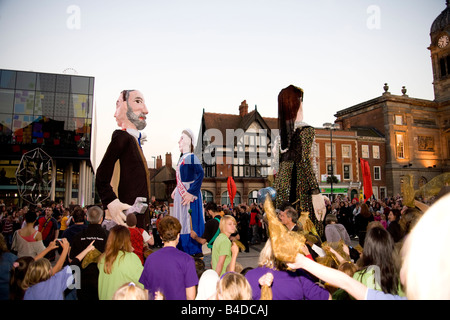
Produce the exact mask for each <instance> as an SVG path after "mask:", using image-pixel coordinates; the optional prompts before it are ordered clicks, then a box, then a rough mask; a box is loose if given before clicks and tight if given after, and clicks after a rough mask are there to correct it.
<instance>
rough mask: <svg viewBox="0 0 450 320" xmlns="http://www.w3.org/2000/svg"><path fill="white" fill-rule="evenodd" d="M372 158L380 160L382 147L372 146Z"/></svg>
mask: <svg viewBox="0 0 450 320" xmlns="http://www.w3.org/2000/svg"><path fill="white" fill-rule="evenodd" d="M372 156H373V158H374V159H380V146H372Z"/></svg>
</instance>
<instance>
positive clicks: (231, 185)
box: [227, 177, 236, 208]
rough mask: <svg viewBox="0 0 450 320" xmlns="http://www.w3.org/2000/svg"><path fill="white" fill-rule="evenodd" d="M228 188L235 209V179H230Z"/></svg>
mask: <svg viewBox="0 0 450 320" xmlns="http://www.w3.org/2000/svg"><path fill="white" fill-rule="evenodd" d="M227 187H228V196H229V197H230V203H231V207H232V208H233V201H234V196H235V195H236V183H234V179H233V177H228V180H227Z"/></svg>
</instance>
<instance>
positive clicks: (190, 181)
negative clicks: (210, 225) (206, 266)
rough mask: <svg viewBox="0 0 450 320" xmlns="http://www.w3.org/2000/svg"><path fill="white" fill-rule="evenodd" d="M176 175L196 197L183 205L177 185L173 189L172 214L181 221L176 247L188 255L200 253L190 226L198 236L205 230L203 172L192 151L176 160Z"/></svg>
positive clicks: (200, 246)
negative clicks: (202, 191) (192, 236)
mask: <svg viewBox="0 0 450 320" xmlns="http://www.w3.org/2000/svg"><path fill="white" fill-rule="evenodd" d="M177 175H179V177H180V178H181V182H182V184H183V185H184V187H185V188H186V191H187V192H189V193H190V194H192V195H193V196H194V197H196V199H195V200H194V201H193V202H191V203H190V204H187V205H185V206H183V205H182V203H181V202H182V200H183V198H182V197H181V194H180V192H179V188H178V186H177V189H176V190H175V196H174V204H173V216H174V217H175V218H177V219H178V220H179V221H180V223H181V234H180V241H179V243H178V246H177V248H178V249H180V250H182V251H184V252H186V253H187V254H189V255H194V254H197V253H202V245H201V244H200V243H198V242H197V241H195V240H194V239H192V238H191V226H192V229H193V230H194V231H195V233H197V234H198V235H199V236H201V235H202V234H203V232H204V231H205V219H204V215H203V200H202V193H201V186H202V182H203V176H204V172H203V168H202V165H201V163H200V160H199V159H198V158H197V156H195V155H194V154H193V153H185V154H183V155H182V157H181V158H180V160H179V161H178V165H177Z"/></svg>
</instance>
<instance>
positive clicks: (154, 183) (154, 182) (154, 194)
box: [152, 156, 156, 199]
mask: <svg viewBox="0 0 450 320" xmlns="http://www.w3.org/2000/svg"><path fill="white" fill-rule="evenodd" d="M152 159H153V169H156V157H155V156H152ZM155 178H156V170H155V171H153V194H152V196H155V199H156V181H155Z"/></svg>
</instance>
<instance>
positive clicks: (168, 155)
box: [166, 152, 172, 168]
mask: <svg viewBox="0 0 450 320" xmlns="http://www.w3.org/2000/svg"><path fill="white" fill-rule="evenodd" d="M166 166H168V167H169V168H170V167H172V154H171V153H170V152H167V153H166Z"/></svg>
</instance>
